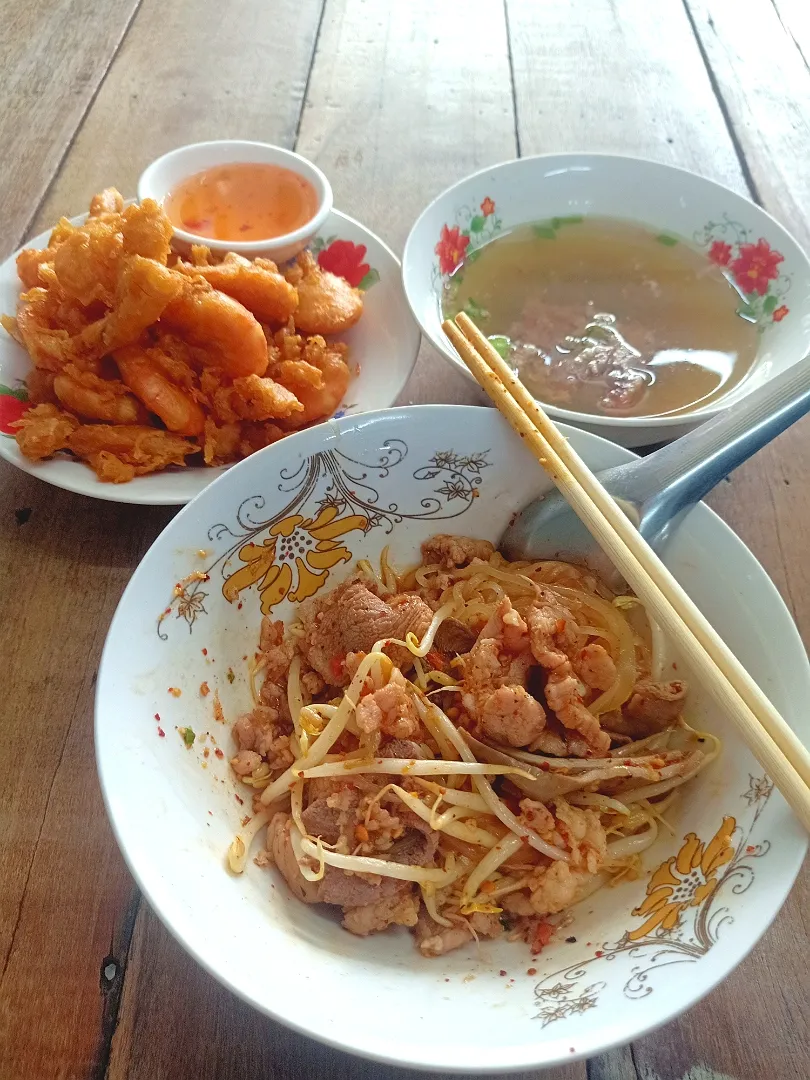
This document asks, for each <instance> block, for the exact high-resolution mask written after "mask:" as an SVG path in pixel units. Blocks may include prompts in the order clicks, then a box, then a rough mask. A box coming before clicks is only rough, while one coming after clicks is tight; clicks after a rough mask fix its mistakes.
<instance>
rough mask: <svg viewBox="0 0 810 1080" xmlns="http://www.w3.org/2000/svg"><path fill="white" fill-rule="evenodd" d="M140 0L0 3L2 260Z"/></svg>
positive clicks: (22, 230) (21, 230)
mask: <svg viewBox="0 0 810 1080" xmlns="http://www.w3.org/2000/svg"><path fill="white" fill-rule="evenodd" d="M139 2H140V0H109V3H108V4H106V5H105V6H104V9H103V11H104V15H103V18H99V17H98V10H97V9H98V5H97V4H94V3H93V0H68V2H65V3H57V4H54V3H45V4H36V3H35V4H19V3H15V2H14V0H5V2H3V3H2V4H1V5H0V15H1V16H2V26H3V33H2V36H0V100H2V109H0V146H2V147H3V153H2V156H0V191H2V192H3V201H2V206H0V258H2V259H5V258H6V256H7V255H8V254H10V252H12V251H13V250H14V249H15V248H16V247H17V246H18V245H19V244H20V242H21V241H22V239H23V237H24V235H25V233H26V230H27V228H28V226H29V223H30V221H31V218H32V216H33V215H34V213H35V212H36V209H37V207H38V206H39V204H40V202H41V200H42V198H43V196H44V195H45V191H46V190H47V187H48V184H49V183H50V180H51V178H52V176H53V174H54V172H55V171H56V169H57V168H58V166H59V162H60V160H61V158H62V156H63V155H64V153H65V152H66V150H67V148H68V147H69V145H70V142H71V139H72V138H73V135H74V133H75V131H76V128H77V127H78V125H79V124H80V123H81V119H82V116H83V115H84V113H85V111H86V110H87V108H88V106H89V105H90V103H91V102H92V100H93V95H94V94H95V93H96V91H97V90H98V87H99V84H100V83H101V81H102V80H103V78H104V75H105V72H106V71H107V68H108V67H109V64H110V61H111V60H112V57H113V56H114V54H115V51H116V49H117V48H118V46H119V44H120V42H121V39H122V37H123V36H124V34H125V33H126V31H127V26H128V25H129V22H130V19H131V18H132V16H133V14H134V12H135V11H136V10H137V7H138V3H139Z"/></svg>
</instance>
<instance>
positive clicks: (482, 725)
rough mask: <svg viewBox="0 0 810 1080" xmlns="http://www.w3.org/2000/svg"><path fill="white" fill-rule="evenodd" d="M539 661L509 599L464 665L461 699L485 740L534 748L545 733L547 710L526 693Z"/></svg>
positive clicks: (522, 622) (505, 599) (482, 632)
mask: <svg viewBox="0 0 810 1080" xmlns="http://www.w3.org/2000/svg"><path fill="white" fill-rule="evenodd" d="M533 663H534V658H533V657H532V654H531V652H530V651H529V634H528V628H527V626H526V623H525V622H524V620H523V618H522V617H521V615H520V613H519V612H517V611H516V610H515V609H514V608H513V607H512V603H511V601H510V600H509V597H508V596H506V597H504V598H503V600H501V602H500V603H499V604H498V607H497V609H496V610H495V612H494V614H493V615H492V617H491V618H490V620H489V621H488V622H487V624H486V626H484V628H483V629H482V631H481V634H480V636H479V638H478V641H476V643H475V645H474V646H473V648H472V649H471V650H470V653H469V655H468V657H466V659H465V662H464V679H463V681H462V694H461V700H462V704H463V705H464V708H465V709H466V710H467V712H468V713H469V714H470V715H471V716H472V717H474V719H475V721H476V724H477V727H478V731H479V733H480V734H481V736H482V737H483V738H487V739H491V740H494V741H495V742H499V743H505V744H506V745H507V746H528V745H530V744H531V743H532V742H533V741H534V740H535V739H536V738H537V737H538V736H539V735H540V733H541V732H542V731H543V728H544V727H545V725H546V713H545V710H544V709H543V706H542V705H541V704H540V702H539V701H537V700H536V699H535V698H533V697H532V695H531V694H530V693H529V692H528V690H527V689H526V682H527V679H528V674H529V669H530V668H531V666H532V664H533Z"/></svg>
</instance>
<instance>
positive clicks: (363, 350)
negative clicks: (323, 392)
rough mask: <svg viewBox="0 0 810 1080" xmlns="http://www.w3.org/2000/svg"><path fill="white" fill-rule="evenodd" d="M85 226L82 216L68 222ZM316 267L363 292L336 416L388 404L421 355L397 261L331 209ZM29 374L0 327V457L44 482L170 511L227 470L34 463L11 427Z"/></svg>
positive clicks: (10, 285) (8, 298) (4, 275)
mask: <svg viewBox="0 0 810 1080" xmlns="http://www.w3.org/2000/svg"><path fill="white" fill-rule="evenodd" d="M73 221H74V222H75V223H77V224H78V223H79V222H82V221H84V215H82V216H81V217H76V218H73ZM48 235H49V233H42V234H41V235H40V236H35V237H34V238H33V239H32V240H30V241H29V242H28V244H27V245H26V247H44V246H45V244H46V243H47V242H48ZM310 248H311V250H312V251H313V252H314V253H315V255H316V257H317V259H318V262H319V263H320V265H321V266H322V267H323V268H324V269H325V270H329V271H331V272H332V273H333V274H339V275H341V276H342V277H345V278H346V280H347V281H349V282H350V283H351V284H352V285H354V286H356V287H357V288H359V289H362V290H363V293H364V303H365V310H364V311H363V317H362V318H361V319H360V321H359V322H358V323H357V325H356V326H354V327H352V329H351V330H349V331H348V332H347V333H346V334H341V335H340V338H341V340H342V341H346V342H348V343H349V346H350V349H351V354H350V357H349V363H350V365H351V366H352V367H355V366H356V374H355V375H354V376H353V377H352V380H351V382H350V383H349V389H348V391H347V393H346V400H345V402H343V404H342V405H341V407H340V409H339V410H338V412H337V415H338V416H343V415H354V414H356V413H361V412H368V411H369V410H371V409H383V408H386V407H387V406H389V405H392V404H393V403H394V401H395V400H396V399H397V396H398V395H399V392H400V390H401V389H402V388H403V386H404V385H405V383H406V382H407V381H408V376H409V375H410V373H411V371H412V369H413V365H414V364H415V362H416V354H417V353H418V351H419V343H420V336H419V328H418V327H417V326H416V324H415V323H414V321H413V319H412V317H411V313H410V311H409V310H408V305H407V303H406V301H405V295H404V293H403V290H402V280H401V276H400V264H399V260H398V259H397V257H396V255H394V253H393V251H391V249H390V248H389V247H388V246H387V245H386V244H384V243H383V242H382V240H380V239H379V237H377V236H375V235H374V233H372V232H370V231H369V230H368V229H367V228H365V226H364V225H361V224H360V222H359V221H354V219H353V218H350V217H347V216H346V215H345V214H341V213H339V212H338V211H337V210H332V211H331V213H330V214H329V216H328V217H327V219H326V221H325V222H324V224H323V227H322V229H321V231H320V232H319V233H318V235H317V236H316V237H315V239H314V241H313V242H312V244H311V245H310ZM15 259H16V254H15V255H12V256H11V257H10V258H9V259H7V260H6V262H4V263H3V264H2V265H0V312H6V313H8V314H13V313H14V311H16V308H17V298H18V296H19V294H20V290H21V286H20V281H19V278H18V277H17V269H16V266H15ZM30 370H31V361H30V360H29V358H28V355H27V353H26V352H25V350H24V349H22V348H21V347H20V346H19V345H18V344H17V343H16V342H15V341H14V340H12V338H11V337H9V335H8V334H7V333H6V332H5V330H3V329H2V328H0V457H3V458H5V459H6V461H10V462H11V463H12V465H16V466H17V467H18V468H20V469H23V470H24V471H25V472H28V473H31V474H32V475H33V476H38V477H39V478H40V479H42V480H45V481H46V482H47V483H49V484H54V485H55V486H56V487H61V488H65V489H66V490H67V491H75V492H78V493H79V494H81V495H91V496H93V497H94V498H96V499H106V500H108V501H110V502H123V503H142V504H145V505H147V506H157V505H167V506H176V505H179V504H181V503H186V502H188V501H189V499H192V498H194V496H195V495H196V494H197V493H198V492H199V491H202V489H203V488H204V487H205V486H206V485H207V484H210V483H211V481H212V480H213V479H214V478H215V477H216V476H218V475H219V474H220V473H222V472H223V471H225V469H227V468H229V467H230V466H221V467H219V468H206V467H205V466H202V465H200V466H189V467H188V468H183V469H167V470H165V471H164V472H160V473H154V474H153V475H151V476H138V477H136V478H135V479H134V480H131V481H130V482H129V483H128V484H105V483H102V481H100V480H99V479H98V477H97V476H96V475H95V473H94V472H93V471H92V469H90V467H89V466H87V465H84V464H82V463H81V462H79V461H75V460H74V459H73V458H70V457H68V456H67V455H63V454H59V455H57V456H56V457H55V458H53V460H51V461H42V462H33V461H29V460H28V458H25V457H23V455H22V454H21V453H20V451H19V450H18V449H17V443H16V441H15V439H14V428H13V427H12V426H11V425H12V424H13V422H14V421H15V420H19V418H20V416H22V414H23V413H24V412H25V410H26V408H27V400H28V393H27V391H26V388H25V380H26V377H27V375H28V372H29V371H30Z"/></svg>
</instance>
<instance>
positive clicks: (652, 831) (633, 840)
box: [606, 818, 658, 862]
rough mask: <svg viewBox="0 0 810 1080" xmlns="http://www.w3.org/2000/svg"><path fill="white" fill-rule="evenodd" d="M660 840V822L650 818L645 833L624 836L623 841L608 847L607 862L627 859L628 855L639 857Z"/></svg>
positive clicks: (614, 842) (615, 842)
mask: <svg viewBox="0 0 810 1080" xmlns="http://www.w3.org/2000/svg"><path fill="white" fill-rule="evenodd" d="M657 839H658V822H657V821H655V820H654V819H653V818H650V820H649V822H648V824H647V828H646V830H645V831H644V832H640V833H634V834H633V836H623V837H622V838H621V840H614V841H613V842H612V843H611V844H608V846H607V856H606V858H607V861H608V862H613V861H614V860H615V859H625V858H627V856H628V855H638V854H640V853H641V852H642V851H646V850H647V848H648V847H651V846H652V845H653V844H654V843H655V841H656V840H657Z"/></svg>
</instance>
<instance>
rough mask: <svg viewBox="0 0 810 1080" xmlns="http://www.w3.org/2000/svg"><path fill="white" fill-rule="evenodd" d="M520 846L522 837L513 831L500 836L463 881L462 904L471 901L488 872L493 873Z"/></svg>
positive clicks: (464, 904) (488, 874) (518, 849)
mask: <svg viewBox="0 0 810 1080" xmlns="http://www.w3.org/2000/svg"><path fill="white" fill-rule="evenodd" d="M522 846H523V840H522V838H521V837H520V836H516V835H515V833H512V832H509V833H507V834H506V835H505V836H502V837H501V838H500V840H499V841H498V843H497V844H495V846H494V847H493V848H490V850H489V851H488V852H487V853H486V855H485V856H484V857H483V859H482V860H481V861H480V862H479V863H478V865H477V866H476V867H475V868H474V869H473V870H472V872H471V873H470V876H469V877H468V878H467V880H466V881H465V882H464V887H463V889H462V890H461V904H462V906H466V905H467V904H470V903H472V901H473V899H474V897H475V896H477V894H478V890H479V889H480V888H481V886H482V885H483V883H484V882H485V881H486V880H487V878H488V877H489V876H490V874H494V873H495V871H496V870H497V869H498V867H499V866H500V865H501V863H505V862H506V860H507V859H508V858H510V856H512V855H514V854H515V852H516V851H520V849H521V847H522Z"/></svg>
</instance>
